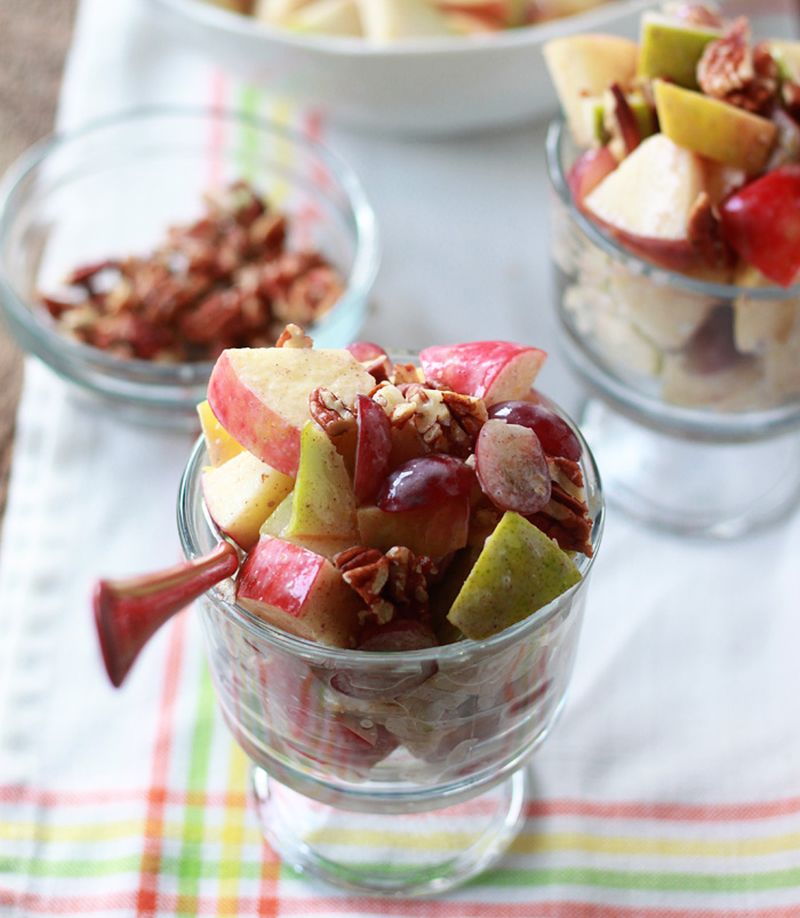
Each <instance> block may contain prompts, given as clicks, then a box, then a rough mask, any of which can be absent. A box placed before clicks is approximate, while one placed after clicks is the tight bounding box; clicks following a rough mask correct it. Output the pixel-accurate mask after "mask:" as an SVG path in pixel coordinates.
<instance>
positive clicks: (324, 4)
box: [285, 0, 364, 37]
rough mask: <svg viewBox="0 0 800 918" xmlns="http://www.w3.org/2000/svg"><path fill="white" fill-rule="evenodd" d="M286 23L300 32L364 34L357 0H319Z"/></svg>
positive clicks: (355, 35)
mask: <svg viewBox="0 0 800 918" xmlns="http://www.w3.org/2000/svg"><path fill="white" fill-rule="evenodd" d="M285 24H286V27H287V28H289V29H294V30H296V31H298V32H312V33H320V34H322V35H350V36H354V37H358V36H361V35H363V34H364V27H363V25H362V23H361V13H360V12H359V9H358V3H357V0H317V2H315V3H310V4H308V5H307V6H305V7H303V9H301V10H300V11H299V12H298V13H296V14H295V15H294V16H292V17H290V18H289V19H287V20H286V22H285Z"/></svg>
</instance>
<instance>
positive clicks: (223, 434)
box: [197, 401, 244, 466]
mask: <svg viewBox="0 0 800 918" xmlns="http://www.w3.org/2000/svg"><path fill="white" fill-rule="evenodd" d="M197 414H198V417H199V418H200V427H201V428H202V431H203V437H204V438H205V441H206V450H207V451H208V458H209V460H210V462H211V464H212V465H213V466H218V465H222V464H223V463H224V462H227V461H228V460H229V459H233V457H234V456H238V455H239V453H241V452H242V450H243V449H244V447H243V446H242V444H241V443H237V442H236V440H234V439H233V437H232V436H231V435H230V434H229V433H228V431H227V430H225V428H224V427H223V426H222V424H220V422H219V421H218V420H217V419H216V418H215V417H214V412H213V411H212V410H211V406H210V405H209V404H208V402H207V401H206V402H200V404H199V405H198V406H197Z"/></svg>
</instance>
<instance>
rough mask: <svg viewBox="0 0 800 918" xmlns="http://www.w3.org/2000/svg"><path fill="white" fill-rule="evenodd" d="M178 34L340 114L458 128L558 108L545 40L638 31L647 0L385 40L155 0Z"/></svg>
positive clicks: (247, 74)
mask: <svg viewBox="0 0 800 918" xmlns="http://www.w3.org/2000/svg"><path fill="white" fill-rule="evenodd" d="M150 2H151V3H153V4H154V5H155V6H156V7H157V8H158V10H159V12H160V14H161V18H162V21H163V23H164V25H165V26H166V27H168V28H170V29H171V31H172V32H173V34H174V35H175V40H176V41H185V42H190V43H191V44H193V45H194V46H195V47H198V48H200V49H201V50H202V51H203V52H204V53H205V54H206V55H207V56H208V57H209V58H210V59H211V60H214V61H216V62H217V63H218V64H220V65H221V66H223V67H226V68H227V69H229V70H230V71H231V72H233V73H236V74H237V75H239V76H241V77H243V78H244V79H246V80H248V81H250V82H252V83H255V84H258V85H263V86H267V87H269V88H270V90H271V91H273V92H275V93H278V94H283V95H287V96H289V97H291V98H293V99H296V100H297V101H299V102H301V103H303V104H310V105H313V106H317V107H319V108H321V109H323V110H324V111H325V112H326V114H327V115H328V116H329V117H330V118H331V119H332V120H334V121H338V122H340V123H344V124H347V125H350V126H353V127H357V128H362V129H364V130H370V131H378V132H384V133H396V134H416V135H433V134H456V133H464V132H468V131H476V130H486V129H489V128H495V127H499V126H502V125H511V124H515V123H521V122H525V121H532V120H534V119H536V118H541V117H544V116H546V115H550V114H552V113H553V112H554V111H555V110H556V97H555V93H554V92H553V89H552V87H551V83H550V79H549V77H548V75H547V71H546V69H545V64H544V59H543V57H542V54H541V47H542V45H543V44H544V43H545V42H546V41H549V40H550V39H551V38H557V37H560V36H564V35H570V34H576V33H579V32H588V31H599V32H614V33H617V34H621V35H626V36H628V37H630V38H635V37H636V36H637V34H638V28H639V17H640V13H641V11H642V10H643V9H647V8H649V7H652V6H654V5H655V4H654V3H652V2H649V0H616V2H611V3H607V4H605V5H603V6H600V7H598V8H596V9H594V10H590V11H589V12H587V13H582V14H580V15H576V16H569V17H567V18H564V19H557V20H553V21H551V22H546V23H543V24H542V25H537V26H530V27H527V28H521V29H509V30H508V31H504V32H497V33H494V34H490V35H484V36H470V37H453V38H444V39H441V38H436V39H419V40H414V41H403V42H398V43H396V44H392V45H387V46H374V45H370V44H368V43H367V42H365V41H363V40H362V39H357V38H341V37H328V36H310V35H298V34H295V33H291V32H288V31H285V30H281V29H276V28H270V27H269V26H266V25H264V24H263V23H261V22H259V21H257V20H255V19H252V18H250V17H248V16H241V15H238V14H236V13H229V12H226V11H225V10H223V9H220V8H218V7H215V6H212V5H211V4H209V3H205V2H203V0H150Z"/></svg>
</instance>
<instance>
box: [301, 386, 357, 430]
mask: <svg viewBox="0 0 800 918" xmlns="http://www.w3.org/2000/svg"><path fill="white" fill-rule="evenodd" d="M308 410H309V412H310V413H311V417H312V418H313V419H314V420H315V421H316V422H317V424H319V426H320V427H321V428H322V429H323V430H324V431H325V433H326V434H327V435H328V436H329V437H330V438H331V439H334V438H337V437H341V436H343V435H344V434H346V433H348V432H349V431H354V430H355V427H356V416H355V414H353V412H352V411H351V410H350V408H349V407H348V406H347V405H345V403H344V402H343V401H342V400H341V399H340V398H339V396H338V395H335V394H334V393H333V392H331V390H330V389H326V388H325V387H324V386H318V387H317V388H316V389H314V390H313V391H312V392H311V394H310V395H309V396H308Z"/></svg>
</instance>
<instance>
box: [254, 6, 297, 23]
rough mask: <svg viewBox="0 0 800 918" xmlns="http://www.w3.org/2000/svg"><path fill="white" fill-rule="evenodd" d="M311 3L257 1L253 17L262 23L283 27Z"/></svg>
mask: <svg viewBox="0 0 800 918" xmlns="http://www.w3.org/2000/svg"><path fill="white" fill-rule="evenodd" d="M310 2H311V0H256V3H255V7H254V8H253V15H254V16H255V18H256V19H260V20H262V22H267V23H270V24H271V25H282V24H283V23H284V22H285V21H286V20H287V19H288V18H289V17H290V16H293V15H295V14H296V13H297V12H298V11H299V10H301V9H303V7H304V6H308V5H309V3H310Z"/></svg>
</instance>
